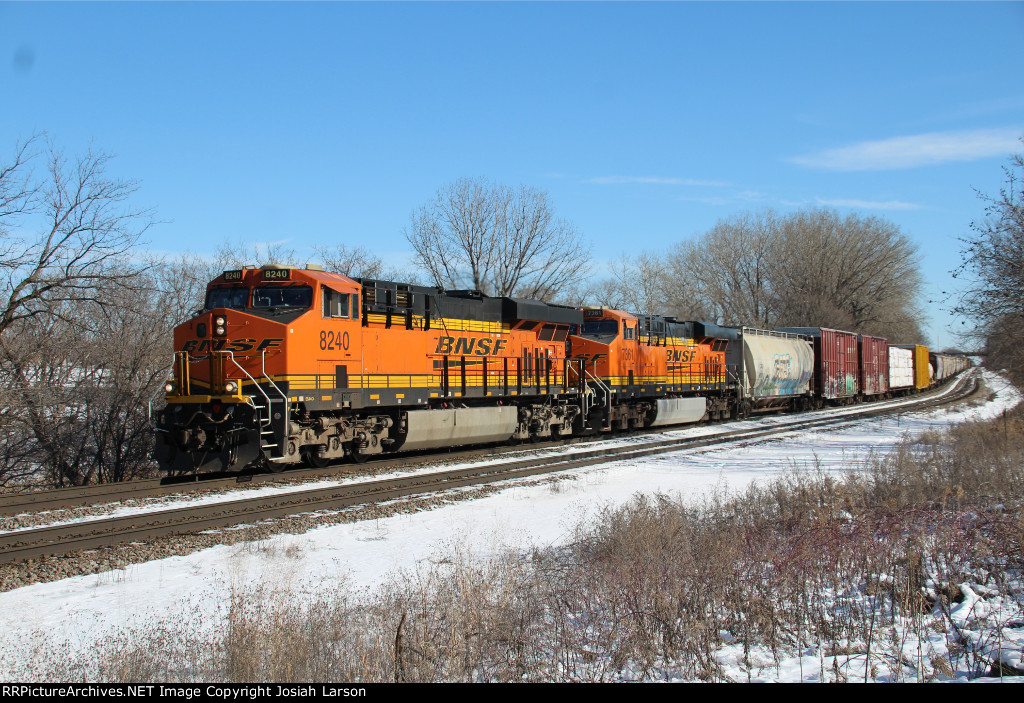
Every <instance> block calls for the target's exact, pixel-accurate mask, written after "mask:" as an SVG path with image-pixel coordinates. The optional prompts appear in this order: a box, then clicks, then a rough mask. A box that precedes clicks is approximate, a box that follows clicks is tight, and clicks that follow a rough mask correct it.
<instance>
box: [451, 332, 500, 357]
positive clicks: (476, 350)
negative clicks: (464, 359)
mask: <svg viewBox="0 0 1024 703" xmlns="http://www.w3.org/2000/svg"><path fill="white" fill-rule="evenodd" d="M507 344H508V340H507V339H491V338H490V337H438V338H437V348H436V349H434V353H435V354H441V355H445V356H447V355H453V356H497V355H498V354H500V353H501V352H502V351H503V350H504V349H505V346H506V345H507Z"/></svg>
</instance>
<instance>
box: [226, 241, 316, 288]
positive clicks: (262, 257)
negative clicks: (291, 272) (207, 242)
mask: <svg viewBox="0 0 1024 703" xmlns="http://www.w3.org/2000/svg"><path fill="white" fill-rule="evenodd" d="M266 264H284V265H287V266H298V265H300V262H299V256H298V254H297V253H296V251H295V249H293V248H291V247H290V246H288V242H287V241H281V242H267V243H262V244H258V243H255V242H246V241H244V240H242V239H241V238H239V239H238V240H237V241H235V242H232V241H231V240H229V239H224V240H223V241H222V242H221V243H220V244H218V245H217V251H216V253H215V254H214V259H213V262H212V263H211V265H210V269H209V273H210V274H211V275H210V276H209V279H208V280H212V279H213V278H216V277H217V276H218V275H219V274H220V272H221V271H223V270H226V269H240V268H242V267H243V266H263V265H266Z"/></svg>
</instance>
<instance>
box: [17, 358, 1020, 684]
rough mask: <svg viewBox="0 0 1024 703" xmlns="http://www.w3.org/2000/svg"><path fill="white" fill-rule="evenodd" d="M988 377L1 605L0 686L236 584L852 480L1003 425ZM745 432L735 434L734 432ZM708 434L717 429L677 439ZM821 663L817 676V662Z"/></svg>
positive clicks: (319, 583) (208, 615)
mask: <svg viewBox="0 0 1024 703" xmlns="http://www.w3.org/2000/svg"><path fill="white" fill-rule="evenodd" d="M981 373H982V374H983V376H984V381H985V383H986V384H987V385H988V387H989V388H990V389H992V390H993V391H995V394H994V396H993V397H992V398H991V399H989V400H988V401H987V402H985V403H984V404H982V405H980V406H969V405H967V404H963V405H960V406H958V407H957V408H955V409H939V410H930V411H922V412H907V413H904V414H901V415H899V416H897V417H886V418H879V419H867V420H854V421H852V423H851V425H850V426H848V427H845V428H843V429H839V430H829V431H822V430H808V431H797V432H791V433H789V434H788V435H787V436H786V437H785V439H784V440H773V441H764V440H753V441H750V442H747V443H745V444H743V445H741V446H731V447H727V448H723V449H712V450H703V451H693V450H688V451H680V452H676V453H672V454H663V455H659V456H655V457H649V458H644V459H642V460H636V461H629V462H614V463H609V464H605V465H601V466H595V467H589V468H584V469H576V470H573V471H571V472H566V473H565V474H563V475H562V476H563V478H562V480H560V481H557V482H554V483H550V484H541V485H524V484H525V483H526V482H524V481H517V482H509V483H508V484H507V487H506V488H505V489H504V490H501V491H500V492H498V493H495V494H492V495H490V496H487V497H484V498H480V499H477V500H471V501H463V502H457V503H454V504H450V505H444V506H441V507H438V508H435V509H433V510H429V511H424V512H419V513H411V514H400V515H396V516H393V517H389V518H384V519H378V520H372V521H366V522H360V523H353V524H345V525H334V526H329V527H323V528H319V529H315V530H313V531H311V532H308V533H306V534H302V535H279V536H277V537H274V538H271V539H269V540H266V541H265V542H261V543H245V544H236V545H233V546H219V547H213V548H210V549H205V550H203V551H200V552H196V553H194V554H191V555H188V556H184V557H171V558H167V559H161V560H157V561H152V562H149V563H145V564H137V565H132V566H129V567H127V568H125V569H120V570H116V571H110V572H105V573H101V574H94V575H89V576H79V577H74V578H69V579H64V580H62V581H57V582H52V583H45V584H35V585H31V586H26V587H23V588H19V589H16V590H14V591H10V592H7V593H0V679H2V680H10V679H11V678H12V676H14V675H15V673H16V672H19V671H20V672H24V671H26V669H25V668H24V667H25V666H26V665H29V666H30V664H29V662H30V659H29V658H30V657H31V653H32V649H33V643H34V642H33V637H36V636H41V635H39V634H38V633H46V635H45V636H46V637H48V638H49V640H50V642H51V643H52V642H54V641H60V642H64V643H66V645H67V646H68V647H71V648H75V649H77V648H87V647H89V646H90V643H91V642H93V641H95V640H96V639H98V638H101V637H103V636H104V635H105V634H108V633H110V632H111V631H113V630H115V629H117V628H120V627H124V626H133V627H137V626H139V625H141V624H143V623H144V622H147V621H148V620H149V619H161V620H175V619H179V618H180V619H182V620H187V621H189V622H203V623H206V624H208V625H209V626H211V627H215V626H216V623H217V622H219V620H220V618H221V617H222V615H223V613H224V612H225V611H226V610H227V605H228V603H229V600H230V597H231V594H232V590H233V589H234V588H236V587H237V586H238V585H239V584H252V583H253V582H256V581H259V582H260V583H264V584H267V585H268V586H270V587H287V588H289V589H290V590H291V591H292V592H295V593H310V594H313V593H316V592H318V591H322V590H323V589H325V588H329V587H330V585H331V584H333V583H337V582H339V581H340V580H342V579H347V581H348V584H349V585H351V586H355V587H357V588H360V589H370V588H373V587H374V586H376V585H378V584H380V583H382V582H383V581H384V580H385V579H386V578H387V576H388V574H389V573H391V572H393V571H395V570H399V569H408V570H411V569H415V568H416V567H417V565H420V564H423V563H427V562H429V560H431V559H434V558H437V557H438V555H439V554H440V553H442V552H443V551H444V550H445V549H447V548H449V547H451V546H453V545H457V546H459V547H460V548H463V549H467V550H469V551H470V552H471V553H474V554H478V555H486V554H487V553H489V551H490V550H493V549H495V548H504V547H509V546H511V547H525V546H527V545H552V544H559V543H561V542H564V541H565V540H566V539H567V538H568V537H569V536H570V533H571V529H572V527H573V526H574V525H575V524H577V522H578V521H579V520H580V519H581V518H583V517H584V516H586V515H588V514H593V513H594V512H595V511H597V510H599V509H600V508H601V507H603V506H608V505H617V504H621V503H623V502H625V501H626V500H628V499H629V498H630V497H631V496H632V495H633V494H635V493H637V492H643V493H655V492H665V493H675V492H680V493H682V494H684V495H698V494H700V493H702V492H706V491H708V490H712V489H716V488H721V487H729V488H743V487H745V486H746V485H748V484H749V483H750V482H751V481H757V480H761V479H765V478H769V477H772V476H775V475H778V474H779V473H781V472H783V471H785V470H787V469H789V468H791V467H813V466H818V467H820V468H821V470H826V471H843V470H847V469H848V468H849V467H851V466H856V465H857V464H858V462H860V461H862V460H863V459H864V458H865V457H867V456H868V455H869V454H872V453H874V454H881V453H885V452H888V451H889V450H890V449H891V448H892V447H893V446H894V445H895V444H896V443H897V442H898V441H899V440H900V438H901V437H903V436H904V435H907V434H910V435H911V436H914V435H917V434H920V433H922V432H924V431H926V430H929V429H941V428H943V427H946V426H948V425H950V424H952V423H957V422H962V421H964V420H969V419H979V418H992V417H998V416H999V414H1000V413H1002V412H1003V411H1004V410H1006V409H1008V408H1011V407H1013V406H1014V405H1016V404H1017V403H1019V402H1020V400H1021V395H1020V393H1018V392H1017V390H1016V389H1014V388H1013V387H1012V386H1009V385H1008V384H1007V383H1005V382H1004V381H1003V380H1002V379H1001V378H1000V377H999V376H996V375H994V374H991V373H989V372H984V371H983V372H981ZM772 421H776V420H774V418H763V419H761V420H759V421H752V423H751V424H758V422H761V423H763V422H772ZM739 426H740V425H739V423H734V424H732V425H730V429H732V428H737V427H739ZM708 431H714V428H711V429H710V430H709V429H708V428H690V429H688V430H680V431H676V432H673V433H671V434H672V435H686V434H687V433H705V432H708ZM629 441H637V440H635V439H631V440H629ZM588 448H589V447H588ZM563 451H564V450H563ZM250 495H251V494H250ZM813 664H814V667H815V668H816V667H817V666H818V660H817V659H815V661H814V663H813ZM808 666H810V664H808ZM29 670H30V669H29ZM773 678H774V677H773ZM781 678H783V679H786V678H789V677H788V676H785V675H783V676H782V677H781ZM800 678H801V677H800V676H796V679H797V680H799V679H800Z"/></svg>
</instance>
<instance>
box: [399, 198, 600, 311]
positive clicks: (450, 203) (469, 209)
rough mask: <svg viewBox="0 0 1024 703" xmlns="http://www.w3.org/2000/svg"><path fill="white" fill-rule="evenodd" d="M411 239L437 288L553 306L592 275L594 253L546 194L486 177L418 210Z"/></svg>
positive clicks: (409, 233)
mask: <svg viewBox="0 0 1024 703" xmlns="http://www.w3.org/2000/svg"><path fill="white" fill-rule="evenodd" d="M405 237H406V240H407V241H408V242H409V244H410V245H412V247H413V250H414V251H415V253H416V257H417V261H418V263H419V264H420V265H421V266H422V267H423V268H424V269H425V270H427V271H429V272H430V275H431V277H432V278H433V280H434V282H435V284H436V285H438V286H441V287H445V288H466V287H469V288H474V289H476V290H480V291H482V292H484V293H485V294H487V295H496V296H502V295H514V296H521V297H528V298H538V299H541V300H551V299H554V298H555V297H557V296H558V295H559V294H560V293H561V292H562V291H563V290H564V289H567V288H572V287H574V286H575V285H576V284H577V283H578V282H579V281H580V280H582V279H583V278H584V277H585V272H586V270H587V267H588V265H589V263H590V252H589V247H588V245H587V244H585V243H584V242H583V241H582V237H581V235H580V234H579V233H578V232H577V230H576V228H575V227H574V226H573V225H571V224H570V223H568V222H566V221H565V220H561V219H559V218H557V217H556V216H555V213H554V209H553V207H552V206H551V204H550V202H549V199H548V195H547V193H545V192H543V191H540V190H537V189H534V188H528V187H526V186H520V187H519V188H518V189H513V188H510V187H508V186H505V185H493V184H490V183H488V182H486V181H484V180H483V179H461V180H459V181H456V182H455V183H452V184H450V185H447V186H445V187H443V188H441V189H440V190H439V191H438V192H437V195H436V196H435V198H434V200H433V201H432V202H430V203H428V204H427V205H424V206H423V207H421V208H420V209H419V210H417V211H415V212H413V214H412V220H411V223H410V227H409V228H407V229H406V230H405Z"/></svg>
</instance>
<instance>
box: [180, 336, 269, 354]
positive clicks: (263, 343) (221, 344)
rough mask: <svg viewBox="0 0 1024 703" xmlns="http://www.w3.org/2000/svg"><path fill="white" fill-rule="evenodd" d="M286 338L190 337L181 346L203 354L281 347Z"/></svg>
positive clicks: (193, 352)
mask: <svg viewBox="0 0 1024 703" xmlns="http://www.w3.org/2000/svg"><path fill="white" fill-rule="evenodd" d="M282 342H284V339H282V338H278V339H271V338H268V339H260V340H256V339H249V338H245V339H190V340H188V341H187V342H185V344H184V345H183V346H182V347H181V351H184V352H189V353H191V354H203V353H205V352H209V351H233V352H246V351H253V350H255V351H263V350H264V349H273V348H275V347H280V346H281V343H282Z"/></svg>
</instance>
